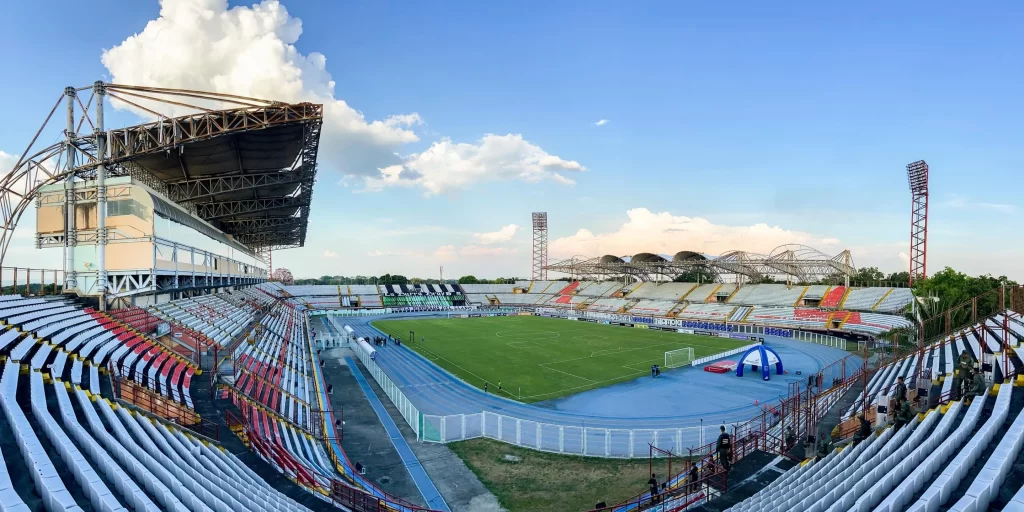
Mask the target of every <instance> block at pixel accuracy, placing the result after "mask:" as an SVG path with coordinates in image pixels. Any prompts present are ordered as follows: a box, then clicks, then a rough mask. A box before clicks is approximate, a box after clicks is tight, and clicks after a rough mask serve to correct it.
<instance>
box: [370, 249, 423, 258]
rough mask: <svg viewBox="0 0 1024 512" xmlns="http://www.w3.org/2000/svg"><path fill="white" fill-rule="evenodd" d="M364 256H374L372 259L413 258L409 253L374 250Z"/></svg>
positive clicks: (412, 254)
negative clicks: (382, 257) (384, 257)
mask: <svg viewBox="0 0 1024 512" xmlns="http://www.w3.org/2000/svg"><path fill="white" fill-rule="evenodd" d="M366 255H367V256H374V257H380V256H415V254H414V253H411V252H409V251H382V250H380V249H374V250H372V251H370V252H368V253H366Z"/></svg>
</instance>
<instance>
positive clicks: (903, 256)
mask: <svg viewBox="0 0 1024 512" xmlns="http://www.w3.org/2000/svg"><path fill="white" fill-rule="evenodd" d="M899 258H900V261H901V262H903V266H904V267H905V268H910V256H908V255H907V253H905V252H903V251H900V253H899Z"/></svg>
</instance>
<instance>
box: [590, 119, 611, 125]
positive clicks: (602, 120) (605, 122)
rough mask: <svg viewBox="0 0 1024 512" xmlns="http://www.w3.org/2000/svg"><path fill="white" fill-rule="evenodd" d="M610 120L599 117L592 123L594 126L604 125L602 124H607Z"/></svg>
mask: <svg viewBox="0 0 1024 512" xmlns="http://www.w3.org/2000/svg"><path fill="white" fill-rule="evenodd" d="M610 122H611V121H609V120H607V119H601V120H599V121H598V122H596V123H594V126H604V125H606V124H608V123H610Z"/></svg>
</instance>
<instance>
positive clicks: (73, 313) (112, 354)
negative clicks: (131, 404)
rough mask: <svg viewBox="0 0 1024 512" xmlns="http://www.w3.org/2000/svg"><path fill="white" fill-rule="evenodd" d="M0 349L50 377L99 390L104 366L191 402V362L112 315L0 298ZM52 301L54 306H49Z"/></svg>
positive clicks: (57, 303)
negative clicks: (123, 323)
mask: <svg viewBox="0 0 1024 512" xmlns="http://www.w3.org/2000/svg"><path fill="white" fill-rule="evenodd" d="M3 299H4V300H0V321H2V322H3V330H2V331H0V354H3V355H6V356H7V357H8V359H10V360H11V361H15V362H21V363H22V364H27V365H29V367H30V368H31V369H32V370H35V371H46V372H48V373H50V374H51V375H52V376H53V378H55V379H64V380H66V381H68V382H71V383H74V384H76V385H85V384H87V386H88V388H89V389H90V390H91V391H92V392H95V393H99V391H100V387H99V379H98V374H99V371H98V369H100V368H102V369H103V370H104V371H106V370H107V369H108V368H109V369H111V370H113V371H115V372H117V373H118V375H120V377H121V378H124V379H128V380H131V381H133V382H135V383H137V384H139V385H140V386H143V387H146V388H148V389H149V390H151V391H153V392H154V393H158V394H160V395H163V396H166V397H169V398H171V399H173V400H174V401H176V402H178V403H180V404H183V405H185V406H186V407H189V408H191V407H192V399H191V379H192V376H193V375H194V374H195V372H196V371H197V368H196V367H195V365H193V364H192V363H191V362H189V361H188V360H186V359H184V358H183V357H181V356H180V355H178V354H176V353H174V352H173V351H171V350H169V349H168V348H166V347H164V346H162V345H160V344H158V343H155V342H154V341H153V340H151V339H149V338H146V337H145V336H143V335H141V334H139V333H137V332H134V331H132V330H130V329H129V328H128V327H126V326H124V325H122V324H120V323H119V322H117V321H115V320H114V319H112V318H110V317H108V316H105V315H103V314H102V313H98V312H95V311H92V310H90V309H85V310H83V309H80V308H79V307H78V306H75V305H73V304H69V303H65V302H64V301H59V300H50V301H47V300H44V299H22V298H20V297H3ZM54 306H55V307H54Z"/></svg>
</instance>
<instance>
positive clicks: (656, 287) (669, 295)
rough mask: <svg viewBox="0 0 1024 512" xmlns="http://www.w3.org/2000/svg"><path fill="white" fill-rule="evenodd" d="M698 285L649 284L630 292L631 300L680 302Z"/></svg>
mask: <svg viewBox="0 0 1024 512" xmlns="http://www.w3.org/2000/svg"><path fill="white" fill-rule="evenodd" d="M695 286H696V283H655V282H647V283H643V284H642V285H640V286H639V287H638V288H636V289H634V290H633V291H631V292H629V295H628V297H629V298H631V299H652V300H667V301H672V302H679V299H681V298H682V297H683V296H684V295H686V294H687V292H689V291H690V290H692V289H693V288H694V287H695Z"/></svg>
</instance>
